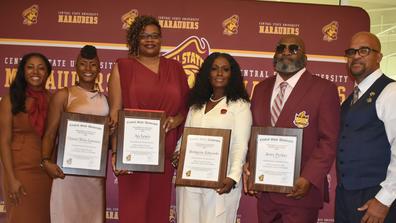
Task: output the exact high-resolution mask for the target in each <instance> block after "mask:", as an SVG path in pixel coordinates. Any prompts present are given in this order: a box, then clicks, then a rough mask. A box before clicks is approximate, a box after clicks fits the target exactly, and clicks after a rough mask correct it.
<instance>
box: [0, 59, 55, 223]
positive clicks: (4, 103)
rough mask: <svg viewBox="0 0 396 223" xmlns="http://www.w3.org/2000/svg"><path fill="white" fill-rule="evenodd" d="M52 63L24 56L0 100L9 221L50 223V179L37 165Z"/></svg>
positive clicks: (1, 153) (0, 149) (0, 152)
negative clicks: (6, 93) (46, 86)
mask: <svg viewBox="0 0 396 223" xmlns="http://www.w3.org/2000/svg"><path fill="white" fill-rule="evenodd" d="M51 70H52V68H51V64H50V63H49V61H48V59H47V58H46V57H45V56H44V55H42V54H39V53H30V54H26V55H25V56H23V58H22V60H21V61H20V62H19V66H18V71H17V74H16V76H15V80H14V81H13V82H12V84H11V87H10V93H9V94H8V95H6V96H4V97H3V99H2V100H1V102H0V114H1V119H0V136H1V137H0V158H1V161H2V164H3V168H4V171H3V173H4V176H3V178H4V181H3V182H2V183H3V186H4V192H5V199H6V209H7V222H8V223H25V222H30V223H49V222H50V193H51V178H50V177H49V176H47V174H46V173H45V171H44V170H42V169H41V168H40V161H41V138H42V136H43V134H44V128H45V120H46V117H47V108H48V100H49V93H48V91H47V90H45V83H46V81H47V78H48V76H49V74H51Z"/></svg>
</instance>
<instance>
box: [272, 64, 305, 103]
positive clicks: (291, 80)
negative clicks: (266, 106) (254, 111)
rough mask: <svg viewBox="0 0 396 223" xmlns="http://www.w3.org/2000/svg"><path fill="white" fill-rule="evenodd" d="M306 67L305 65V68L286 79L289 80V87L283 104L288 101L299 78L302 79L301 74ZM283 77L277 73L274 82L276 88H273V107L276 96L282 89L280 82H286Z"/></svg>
mask: <svg viewBox="0 0 396 223" xmlns="http://www.w3.org/2000/svg"><path fill="white" fill-rule="evenodd" d="M305 70H306V68H305V67H304V68H303V69H301V70H299V71H298V72H297V73H296V74H294V75H293V76H292V77H290V78H289V79H287V80H286V82H287V87H286V89H285V94H284V96H283V104H282V107H283V105H284V104H285V103H286V101H287V99H288V98H289V96H290V94H291V92H292V90H293V88H294V86H296V84H297V82H298V80H300V77H301V75H302V74H303V73H304V72H305ZM284 81H285V80H283V78H282V77H281V76H280V75H279V74H278V75H276V79H275V84H274V89H273V90H272V96H271V107H270V108H272V105H273V103H274V100H275V98H276V95H278V93H279V91H280V84H281V83H282V82H284Z"/></svg>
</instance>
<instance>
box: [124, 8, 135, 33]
mask: <svg viewBox="0 0 396 223" xmlns="http://www.w3.org/2000/svg"><path fill="white" fill-rule="evenodd" d="M138 15H139V12H138V10H137V9H132V10H131V11H129V12H127V13H125V14H124V15H122V16H121V22H122V28H123V29H128V28H129V27H130V26H131V25H132V23H133V21H135V18H136V17H137V16H138Z"/></svg>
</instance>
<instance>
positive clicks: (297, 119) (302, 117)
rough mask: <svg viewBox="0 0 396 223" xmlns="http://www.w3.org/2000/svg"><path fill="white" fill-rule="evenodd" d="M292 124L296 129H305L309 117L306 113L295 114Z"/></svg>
mask: <svg viewBox="0 0 396 223" xmlns="http://www.w3.org/2000/svg"><path fill="white" fill-rule="evenodd" d="M293 124H294V125H295V126H297V128H305V127H307V126H308V125H309V115H307V114H306V111H302V112H300V113H296V115H295V116H294V121H293Z"/></svg>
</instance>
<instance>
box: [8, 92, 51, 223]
mask: <svg viewBox="0 0 396 223" xmlns="http://www.w3.org/2000/svg"><path fill="white" fill-rule="evenodd" d="M31 100H33V99H31V98H26V107H28V106H29V104H30V102H31ZM11 152H12V162H13V167H14V171H15V175H16V178H17V179H18V180H19V181H20V182H21V183H22V185H23V187H24V188H25V190H26V193H27V195H26V196H22V199H21V200H20V203H19V204H18V205H17V206H13V205H10V200H9V198H8V196H4V199H6V200H5V201H6V209H7V222H8V223H26V222H29V223H47V222H48V223H49V222H50V193H51V181H52V180H51V178H50V177H49V176H48V175H47V174H46V173H45V171H44V170H42V169H41V168H40V162H41V137H40V136H39V135H38V134H37V133H36V131H35V129H34V128H33V126H32V125H31V123H30V121H29V117H28V114H27V113H23V112H20V113H18V114H17V115H14V116H13V117H12V141H11ZM4 191H8V190H7V182H6V181H5V179H4Z"/></svg>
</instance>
